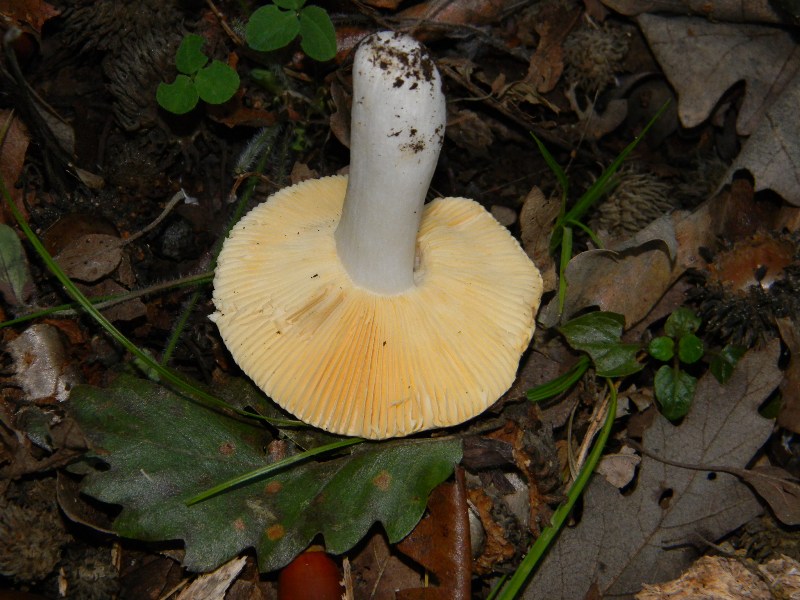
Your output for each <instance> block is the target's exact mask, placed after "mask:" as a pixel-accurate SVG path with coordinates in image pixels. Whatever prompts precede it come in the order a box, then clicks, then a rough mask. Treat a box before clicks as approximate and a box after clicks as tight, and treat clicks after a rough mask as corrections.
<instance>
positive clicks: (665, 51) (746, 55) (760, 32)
mask: <svg viewBox="0 0 800 600" xmlns="http://www.w3.org/2000/svg"><path fill="white" fill-rule="evenodd" d="M637 21H638V23H639V26H640V27H641V28H642V32H643V33H644V35H645V37H646V38H647V41H648V43H649V45H650V48H651V49H652V50H653V53H654V54H655V55H656V59H657V60H658V63H659V65H661V68H662V69H663V70H664V73H665V75H666V76H667V79H669V81H670V83H672V85H673V86H674V87H675V89H676V91H677V92H678V115H679V117H680V119H681V122H682V123H683V125H684V126H685V127H695V126H697V125H699V124H700V123H702V122H703V121H705V120H706V119H707V118H708V116H709V115H710V114H711V111H712V109H713V108H714V106H716V104H717V103H718V102H719V99H720V98H721V97H722V95H723V94H724V93H725V92H726V91H727V90H728V89H729V88H730V87H731V86H733V85H734V84H735V83H737V82H738V81H746V82H747V87H746V92H745V97H744V102H743V103H742V107H741V109H740V111H739V118H738V121H737V130H738V131H739V133H740V134H742V135H750V134H751V133H753V132H754V131H755V130H756V127H757V124H758V122H759V120H760V119H761V117H762V116H763V114H764V111H765V110H766V109H767V107H768V106H770V104H772V102H774V101H775V99H776V98H777V97H778V96H779V95H780V94H781V92H782V91H783V89H784V88H785V87H786V85H787V84H788V83H789V82H790V81H791V80H792V79H793V77H794V76H795V74H796V73H797V71H798V69H800V47H798V46H797V44H796V43H795V40H794V38H793V36H792V34H791V32H789V31H786V30H784V29H780V28H774V27H765V26H761V25H744V24H735V25H733V24H728V23H717V22H713V21H709V20H707V19H701V18H694V17H662V16H656V15H640V16H639V17H637Z"/></svg>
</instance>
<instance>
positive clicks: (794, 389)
mask: <svg viewBox="0 0 800 600" xmlns="http://www.w3.org/2000/svg"><path fill="white" fill-rule="evenodd" d="M776 324H777V326H778V331H779V332H780V334H781V339H782V340H783V343H784V344H786V348H787V349H788V351H789V364H788V365H787V367H786V371H785V372H784V375H785V376H784V379H783V381H782V382H781V407H780V410H779V411H778V419H777V422H778V425H780V426H781V427H784V428H786V429H788V430H789V431H793V432H795V433H800V328H798V326H797V325H796V324H795V323H793V322H792V321H791V320H790V319H786V318H783V319H777V320H776Z"/></svg>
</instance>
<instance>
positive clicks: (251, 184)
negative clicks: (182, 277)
mask: <svg viewBox="0 0 800 600" xmlns="http://www.w3.org/2000/svg"><path fill="white" fill-rule="evenodd" d="M275 127H277V128H278V130H279V131H277V133H275V134H274V137H275V138H277V137H278V135H280V129H281V126H280V125H276V126H275ZM274 145H275V143H274V140H273V142H272V144H271V145H270V146H269V148H268V149H265V150H264V151H263V153H262V154H261V156H260V157H259V159H258V163H256V166H255V169H254V170H253V171H252V173H253V174H252V176H250V177H248V178H247V182H246V183H245V185H244V191H243V192H242V195H241V197H240V198H239V201H238V202H237V203H236V208H235V209H234V211H233V215H232V216H231V219H230V222H229V224H228V227H227V228H226V229H225V232H224V233H223V235H221V236H220V237H219V239H218V240H217V242H216V243H215V244H214V249H213V250H212V252H211V256H212V260H211V265H210V267H209V269H210V270H211V271H212V272H213V270H214V269H215V268H216V266H217V256H219V253H220V251H221V250H222V244H223V242H224V241H225V239H226V238H227V237H228V233H230V230H231V228H232V227H233V226H234V225H236V223H237V222H238V221H239V219H241V218H242V214H244V210H245V208H246V207H247V206H248V204H249V202H250V198H251V197H252V196H253V193H254V192H255V190H256V186H257V185H258V182H259V180H260V179H259V176H260V175H261V174H262V173H263V172H264V169H266V166H267V160H268V159H269V157H270V156H272V149H273V148H274ZM198 302H200V292H199V291H197V292H195V293H194V294H192V297H191V298H189V300H188V301H187V302H186V304H185V305H184V307H183V310H182V311H181V316H180V317H179V318H178V320H177V321H176V322H175V326H174V327H173V328H172V331H171V332H170V336H169V339H168V340H167V344H166V345H165V346H164V351H163V353H162V355H161V364H162V365H164V366H166V365H167V364H168V363H169V361H170V358H172V355H173V354H174V352H175V349H176V348H177V347H178V343H179V342H180V338H181V335H182V334H183V330H184V329H185V328H186V323H188V322H189V317H190V316H191V314H192V312H193V311H194V309H195V307H196V306H197V304H198Z"/></svg>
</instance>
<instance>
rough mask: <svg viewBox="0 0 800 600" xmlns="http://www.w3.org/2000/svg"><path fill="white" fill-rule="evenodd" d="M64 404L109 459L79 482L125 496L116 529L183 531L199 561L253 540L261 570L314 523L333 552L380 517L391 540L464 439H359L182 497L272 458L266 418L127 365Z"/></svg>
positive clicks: (189, 557) (223, 556) (131, 533)
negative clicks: (202, 400)
mask: <svg viewBox="0 0 800 600" xmlns="http://www.w3.org/2000/svg"><path fill="white" fill-rule="evenodd" d="M70 406H71V412H72V414H73V416H74V418H75V419H76V421H77V422H78V424H79V425H80V427H81V429H82V431H83V432H84V434H85V435H86V436H87V438H88V439H89V440H90V442H91V444H92V446H93V449H94V456H93V457H90V458H92V459H93V461H94V462H96V461H97V459H99V460H101V461H103V462H104V463H106V465H107V467H106V468H105V469H100V470H94V469H91V470H89V471H88V474H87V475H86V476H85V477H84V479H83V482H82V491H83V492H84V493H86V494H88V495H90V496H93V497H94V498H97V499H98V500H101V501H103V502H107V503H111V504H118V505H120V506H121V507H122V509H121V512H120V513H119V515H118V516H117V518H116V520H115V521H114V524H113V529H114V531H116V532H117V533H119V534H120V535H122V536H125V537H131V538H135V539H140V540H148V541H159V540H183V541H184V543H185V547H186V554H185V558H184V564H185V565H186V566H187V567H188V568H189V569H191V570H195V571H208V570H211V569H214V568H215V567H217V566H218V565H220V564H222V563H224V562H225V561H227V560H229V559H230V558H231V557H233V556H235V555H237V554H238V553H240V552H241V551H242V550H244V549H246V548H250V547H253V548H255V550H256V553H257V555H258V563H259V567H260V568H261V570H263V571H271V570H275V569H278V568H280V567H282V566H284V565H286V564H287V563H288V562H289V561H291V560H292V558H294V557H295V556H296V555H297V554H298V553H300V552H301V551H302V550H304V549H305V548H306V547H307V546H308V545H309V543H310V542H311V541H312V540H313V539H315V538H316V537H317V536H318V535H320V534H321V535H322V536H323V538H324V541H325V545H326V548H327V550H328V551H329V552H332V553H334V554H339V553H342V552H345V551H347V550H349V549H350V548H352V547H353V546H354V545H355V544H356V543H357V542H358V541H359V540H360V539H361V538H362V537H363V536H364V535H365V534H366V533H367V532H368V531H369V529H370V528H371V527H372V526H373V524H375V523H376V522H380V523H382V524H383V526H384V528H385V530H386V533H387V535H388V538H389V540H390V541H391V542H396V541H399V540H400V539H402V538H403V537H404V536H405V535H407V534H408V533H409V532H410V531H411V529H413V527H414V526H415V525H416V523H417V522H418V521H419V519H420V518H421V517H422V514H423V512H424V510H425V505H426V502H427V497H428V494H429V493H430V491H431V489H433V487H435V486H436V485H438V484H439V483H441V482H442V481H444V480H445V479H446V478H447V477H448V476H449V475H450V474H451V473H452V470H453V467H454V465H455V464H456V463H457V462H458V461H459V460H460V459H461V443H460V442H459V441H458V440H452V439H451V440H425V439H420V440H402V441H393V442H384V443H364V444H361V445H359V446H356V447H354V449H353V450H352V451H351V452H350V451H347V452H345V453H343V454H339V455H336V456H326V457H325V458H326V459H327V460H324V461H321V462H318V461H314V460H308V461H306V462H303V463H298V464H295V465H293V466H291V467H290V468H286V469H285V470H283V471H278V472H276V473H273V474H270V475H268V476H265V477H263V478H259V479H257V480H254V481H251V482H248V483H245V484H242V485H240V486H238V487H235V488H231V489H228V490H226V491H224V492H222V493H220V494H218V495H215V496H213V497H211V498H208V499H207V500H204V501H202V502H199V503H197V504H193V505H192V506H187V505H186V502H187V500H189V499H190V498H192V497H194V496H196V495H198V494H200V493H201V492H204V491H206V490H208V489H209V488H211V487H213V486H214V485H216V484H219V483H222V482H224V481H227V480H230V479H233V478H235V477H237V476H239V475H242V474H244V473H247V472H249V471H253V470H255V469H258V468H261V467H263V466H264V465H266V464H268V463H269V462H270V459H269V457H268V455H267V454H266V453H265V445H266V444H267V443H268V441H269V439H270V437H269V436H268V435H267V430H266V429H265V427H263V426H262V425H261V424H260V423H258V422H255V421H249V420H245V419H243V418H240V417H236V416H233V415H232V414H227V413H222V412H220V411H219V410H214V409H210V408H206V407H204V406H202V405H200V404H198V403H196V402H193V401H191V400H188V399H186V398H184V397H182V396H178V395H176V394H174V393H173V392H171V391H170V390H168V389H166V388H164V387H163V386H160V385H158V384H156V383H153V382H150V381H147V380H144V379H138V378H135V377H132V376H129V375H122V376H120V377H119V378H118V379H117V380H116V381H115V382H114V383H113V384H112V386H111V387H110V388H108V389H101V388H97V387H93V386H88V385H82V386H76V387H75V388H74V389H73V391H72V393H71V396H70ZM79 467H82V468H83V470H84V471H86V465H79ZM76 470H79V469H76Z"/></svg>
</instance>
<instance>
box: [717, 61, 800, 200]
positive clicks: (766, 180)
mask: <svg viewBox="0 0 800 600" xmlns="http://www.w3.org/2000/svg"><path fill="white" fill-rule="evenodd" d="M748 85H749V84H748ZM798 106H800V72H798V73H797V74H795V76H794V78H793V79H792V81H791V82H790V83H789V84H788V85H787V86H786V87H785V88H784V89H783V93H782V94H781V96H780V97H779V98H778V99H777V100H775V102H773V103H772V104H771V105H770V106H769V108H767V110H766V112H765V114H764V118H763V119H761V120H760V121H759V122H758V126H757V127H756V129H755V131H754V132H753V134H752V135H751V136H750V137H749V138H748V140H747V142H746V143H745V144H744V147H743V148H742V151H741V152H740V153H739V156H737V157H736V160H734V162H733V164H732V165H731V167H730V169H729V170H728V174H727V176H726V178H725V179H724V181H727V180H729V179H730V177H731V176H733V174H734V173H735V172H736V171H738V170H739V169H747V170H748V171H750V173H751V174H752V175H753V179H755V189H756V191H761V190H768V189H769V190H774V191H775V192H777V193H778V194H780V195H781V196H782V197H783V198H784V200H786V201H787V202H789V203H790V204H793V205H794V206H800V119H798V118H797V107H798Z"/></svg>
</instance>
